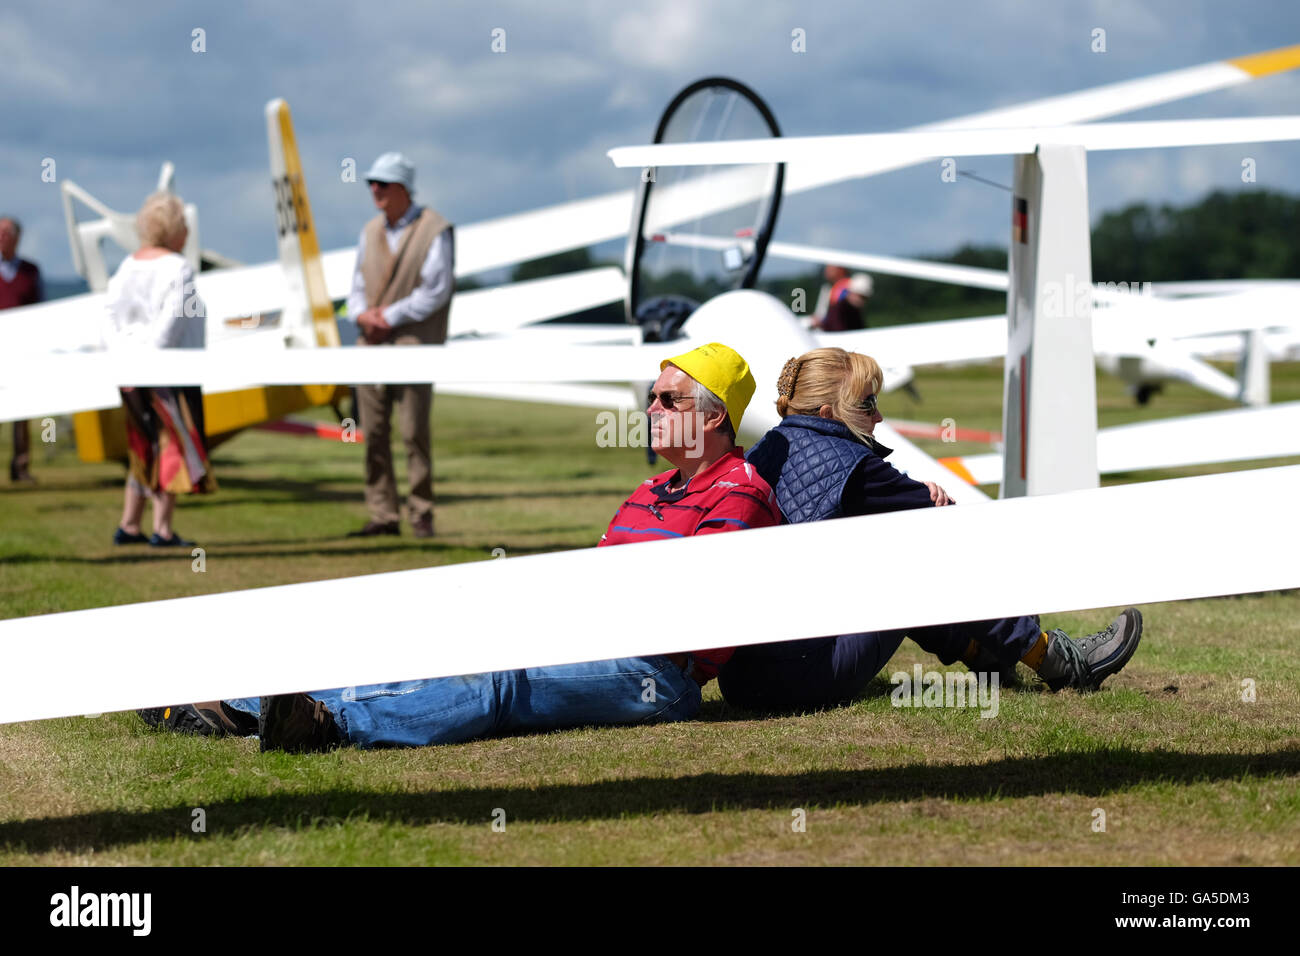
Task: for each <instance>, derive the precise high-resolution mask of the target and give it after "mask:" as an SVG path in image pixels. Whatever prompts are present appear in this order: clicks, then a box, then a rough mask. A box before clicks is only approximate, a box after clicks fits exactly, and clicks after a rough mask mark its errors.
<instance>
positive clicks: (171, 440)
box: [103, 192, 216, 547]
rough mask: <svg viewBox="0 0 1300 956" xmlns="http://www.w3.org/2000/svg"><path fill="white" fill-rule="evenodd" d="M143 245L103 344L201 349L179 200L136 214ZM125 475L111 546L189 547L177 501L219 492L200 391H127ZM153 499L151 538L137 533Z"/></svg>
mask: <svg viewBox="0 0 1300 956" xmlns="http://www.w3.org/2000/svg"><path fill="white" fill-rule="evenodd" d="M135 225H136V233H137V234H138V235H139V237H140V248H139V249H137V250H136V251H135V252H133V253H132V254H131V255H129V256H128V257H127V258H126V259H125V260H124V261H123V262H122V265H121V266H119V267H118V270H117V272H116V273H115V274H114V276H113V278H112V279H110V280H109V283H108V298H107V303H106V306H105V313H104V326H103V339H104V345H105V346H106V347H107V348H108V349H110V350H116V349H140V348H159V349H166V348H198V349H201V348H203V347H204V344H205V340H206V332H205V319H204V316H205V314H206V312H205V309H204V307H203V302H202V300H200V299H199V297H198V293H197V292H196V291H195V289H194V271H193V270H192V269H191V268H190V266H189V263H188V262H186V260H185V257H184V256H182V255H181V254H180V251H181V250H182V249H183V248H184V247H185V240H186V238H187V237H188V235H189V230H188V228H187V227H186V225H185V209H184V206H182V205H181V201H180V199H178V198H177V197H176V196H174V195H173V194H171V193H168V192H159V193H154V194H153V195H152V196H150V197H149V198H148V199H146V200H145V202H144V205H143V206H141V207H140V211H139V213H137V215H136V222H135ZM122 404H123V406H124V408H125V409H126V420H127V421H126V436H127V459H128V472H127V478H126V493H125V502H124V504H123V507H122V520H121V522H120V523H119V524H118V527H117V531H116V532H115V533H114V535H113V543H114V544H119V545H123V544H143V543H145V542H146V541H147V542H148V543H149V544H150V545H152V546H153V547H190V546H191V545H193V544H194V542H192V541H187V540H185V539H184V538H182V537H181V536H180V535H178V534H177V533H176V531H175V529H174V528H173V527H172V515H173V512H174V511H175V508H176V496H177V495H182V494H190V493H205V492H211V491H214V490H216V481H215V479H214V478H213V476H212V470H211V467H210V466H209V464H208V456H207V445H206V438H205V436H204V432H203V396H202V393H201V392H200V391H199V389H198V387H196V386H172V387H165V388H124V389H122ZM146 498H151V499H152V500H153V534H152V536H150V537H146V536H145V535H144V534H143V532H142V531H141V528H140V520H141V518H142V516H143V514H144V503H145V499H146Z"/></svg>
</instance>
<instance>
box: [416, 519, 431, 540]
mask: <svg viewBox="0 0 1300 956" xmlns="http://www.w3.org/2000/svg"><path fill="white" fill-rule="evenodd" d="M411 534H413V535H414V536H415V537H417V538H432V537H433V515H426V516H425V517H423V518H416V519H415V520H414V521H412V522H411Z"/></svg>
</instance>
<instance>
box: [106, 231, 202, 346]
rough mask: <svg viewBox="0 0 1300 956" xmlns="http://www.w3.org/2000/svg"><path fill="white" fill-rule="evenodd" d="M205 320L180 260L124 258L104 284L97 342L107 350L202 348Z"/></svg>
mask: <svg viewBox="0 0 1300 956" xmlns="http://www.w3.org/2000/svg"><path fill="white" fill-rule="evenodd" d="M206 315H207V309H206V308H204V306H203V300H202V299H200V298H199V294H198V292H196V291H195V289H194V270H193V269H191V268H190V264H189V263H188V262H186V261H185V257H184V256H182V255H178V254H177V253H174V252H169V253H167V255H164V256H159V257H158V258H156V259H137V258H136V257H135V256H127V257H126V259H124V260H123V261H122V265H121V266H119V267H118V270H117V272H115V273H114V274H113V278H111V279H109V280H108V292H107V301H106V302H105V305H104V321H103V326H102V328H101V338H102V339H103V342H104V345H105V346H107V347H108V348H110V349H111V348H123V347H136V348H140V347H145V348H159V349H201V348H203V347H204V345H205V344H206V342H207V319H206Z"/></svg>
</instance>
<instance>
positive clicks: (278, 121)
mask: <svg viewBox="0 0 1300 956" xmlns="http://www.w3.org/2000/svg"><path fill="white" fill-rule="evenodd" d="M266 137H267V143H268V145H269V146H270V151H271V185H272V188H273V189H274V191H275V219H276V234H277V239H278V242H279V251H280V263H281V265H282V266H283V267H284V273H285V279H286V280H287V282H288V286H289V301H288V302H287V303H286V304H285V311H284V313H283V318H282V319H281V324H282V327H283V328H285V331H286V333H287V334H289V335H291V336H294V337H295V341H293V342H291V344H293V345H326V346H337V345H338V344H339V330H338V324H337V323H336V322H335V320H334V309H333V307H332V305H331V303H330V299H329V296H328V295H327V294H326V291H325V272H324V270H323V269H322V267H321V260H320V244H319V243H318V242H317V240H316V225H315V222H314V220H313V218H312V214H311V203H309V202H308V201H307V183H306V180H304V179H303V174H302V160H301V159H300V158H299V157H298V144H297V141H296V140H295V139H294V135H293V121H292V120H291V119H290V117H289V104H288V103H286V102H285V101H284V100H282V99H274V100H271V101H270V102H269V103H267V104H266ZM300 333H302V334H300Z"/></svg>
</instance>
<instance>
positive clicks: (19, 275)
mask: <svg viewBox="0 0 1300 956" xmlns="http://www.w3.org/2000/svg"><path fill="white" fill-rule="evenodd" d="M22 234H23V227H22V226H21V225H20V224H19V222H18V220H17V219H15V218H14V217H13V216H5V217H3V218H0V309H12V308H15V307H17V306H20V305H33V304H35V303H37V302H40V301H42V300H44V298H45V288H44V286H43V285H42V283H41V270H40V269H38V268H36V264H35V263H33V262H28V261H27V260H26V259H19V258H18V240H19V239H20V238H22ZM30 464H31V432H30V431H29V430H28V426H27V422H25V421H22V422H14V454H13V458H12V459H11V460H10V462H9V480H10V481H13V482H19V481H24V482H29V483H30V482H34V481H35V480H36V479H35V478H33V477H32V475H31V472H30V471H28V466H29V465H30Z"/></svg>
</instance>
